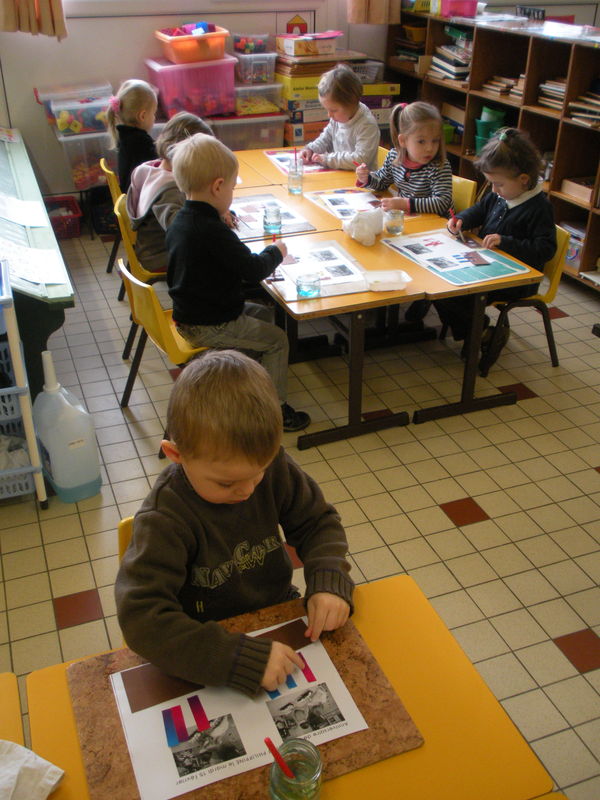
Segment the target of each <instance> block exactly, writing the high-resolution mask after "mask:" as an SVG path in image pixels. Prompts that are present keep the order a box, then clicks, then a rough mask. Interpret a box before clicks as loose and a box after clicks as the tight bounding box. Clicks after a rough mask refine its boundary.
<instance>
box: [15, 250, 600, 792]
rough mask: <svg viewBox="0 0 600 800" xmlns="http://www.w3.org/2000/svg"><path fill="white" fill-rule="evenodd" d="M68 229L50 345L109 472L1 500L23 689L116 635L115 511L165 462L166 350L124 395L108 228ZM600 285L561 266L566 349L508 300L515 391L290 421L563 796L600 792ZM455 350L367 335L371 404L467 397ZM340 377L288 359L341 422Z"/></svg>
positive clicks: (374, 545)
mask: <svg viewBox="0 0 600 800" xmlns="http://www.w3.org/2000/svg"><path fill="white" fill-rule="evenodd" d="M63 245H64V246H63V250H64V254H65V257H66V259H67V261H68V263H69V266H70V269H71V273H72V277H73V281H74V283H75V286H76V289H77V303H76V306H75V308H74V309H71V310H69V311H68V312H67V321H66V324H65V326H64V327H63V329H62V330H61V331H60V332H58V333H56V334H55V335H53V336H52V338H51V340H50V346H51V349H52V350H53V352H54V359H55V363H56V367H57V371H58V375H59V380H61V381H62V383H63V384H65V385H66V386H68V387H69V388H70V389H71V390H72V391H73V392H75V393H76V394H77V395H79V396H80V397H81V398H83V399H84V400H85V402H86V404H87V407H88V409H89V411H90V412H91V413H92V414H93V416H94V421H95V424H96V430H97V436H98V441H99V444H100V450H101V456H102V461H103V476H104V484H103V487H102V493H101V494H100V495H98V496H96V497H93V498H91V499H89V500H85V501H84V502H81V503H78V504H77V505H65V504H63V503H61V502H59V501H58V500H57V499H56V498H52V499H51V502H50V508H49V510H48V511H45V512H41V511H38V510H37V508H36V504H35V502H34V501H33V499H30V498H27V499H25V500H24V501H22V502H14V503H8V504H4V505H2V506H0V552H1V560H2V574H1V575H0V578H1V579H2V580H3V583H2V584H1V587H2V591H1V592H0V671H4V670H13V671H15V672H16V673H17V674H18V675H20V676H21V688H22V690H23V676H24V675H25V674H26V673H27V672H29V671H30V670H33V669H37V668H39V667H43V666H46V665H48V664H52V663H55V662H58V661H63V660H66V659H70V658H74V657H77V656H83V655H87V654H92V653H95V652H97V651H100V650H104V649H106V648H108V647H111V646H118V645H119V644H120V643H121V635H120V632H119V629H118V625H117V622H116V617H115V606H114V601H113V593H112V584H113V580H114V576H115V571H116V569H117V537H116V525H117V522H118V520H119V519H120V518H121V517H124V516H127V515H129V514H133V513H134V512H135V511H136V509H137V508H138V506H139V503H140V500H141V499H142V498H143V497H144V496H145V494H146V493H147V492H148V489H149V488H150V485H151V483H152V481H153V478H154V476H155V475H156V474H157V473H158V472H159V471H160V470H161V469H162V467H163V466H164V462H162V461H159V460H158V459H157V457H156V453H157V450H158V445H159V441H160V439H161V435H162V431H163V425H162V421H163V420H164V417H165V407H166V403H167V398H168V395H169V390H170V388H171V385H172V377H171V374H170V373H169V371H168V368H167V367H168V366H172V365H167V364H166V363H165V362H164V361H163V359H162V357H161V356H160V354H158V353H157V352H156V351H155V350H153V348H152V347H151V346H148V347H147V348H146V353H145V356H144V359H143V362H142V368H141V374H140V377H141V379H140V380H139V381H138V382H137V383H136V388H135V389H134V392H133V394H132V397H131V401H130V406H129V408H128V409H126V410H121V409H120V407H119V402H118V398H119V397H120V392H121V391H122V389H123V385H124V382H125V379H126V377H127V373H128V368H129V366H128V364H127V363H123V362H122V360H121V351H122V348H123V342H124V336H125V335H126V333H127V331H128V328H129V314H128V309H127V306H126V305H125V304H124V303H118V302H117V300H116V295H117V288H118V278H117V276H116V275H115V274H112V275H107V274H106V273H105V271H104V269H105V265H106V259H107V255H108V247H109V245H105V244H103V243H102V242H99V241H98V240H94V241H90V240H89V239H88V238H82V239H75V240H71V241H67V242H64V243H63ZM599 299H600V298H598V295H595V294H593V293H592V292H591V291H585V290H584V289H583V288H581V287H580V286H577V285H574V284H572V283H569V282H564V283H563V285H562V286H561V288H560V291H559V295H558V297H557V302H556V306H557V308H558V309H560V311H561V312H562V314H563V315H556V316H557V318H556V319H555V320H554V323H553V324H554V330H555V332H556V336H557V342H558V348H559V354H560V358H561V365H560V367H559V368H556V369H553V368H552V367H551V365H550V362H549V358H548V354H547V349H546V342H545V337H544V333H543V326H542V320H541V318H540V317H539V315H538V314H537V312H535V311H532V310H524V311H522V312H521V313H515V312H513V313H512V315H511V316H512V337H511V339H510V341H509V343H508V346H507V349H506V351H505V352H504V353H503V354H502V356H501V358H500V361H499V362H498V363H497V364H496V366H495V367H494V368H493V369H492V370H491V372H490V375H489V377H488V379H486V380H482V379H480V380H479V381H478V392H479V393H480V394H483V393H485V391H486V388H487V389H488V390H489V389H490V387H491V386H492V385H493V386H494V387H510V388H514V387H515V386H516V387H517V390H518V391H519V396H520V397H521V398H522V399H521V400H520V402H519V403H518V404H517V405H513V406H507V407H504V408H498V409H496V410H493V411H482V412H478V413H476V414H471V415H468V416H465V417H455V418H451V419H447V420H440V421H438V422H430V423H427V424H424V425H420V426H415V425H409V426H408V427H404V428H396V429H391V430H387V431H382V432H381V433H379V434H370V435H367V436H363V437H360V438H357V439H350V440H347V441H343V442H339V443H335V444H330V445H326V446H324V447H321V448H318V449H311V450H307V451H302V452H299V451H297V450H296V448H295V447H294V446H293V442H294V437H293V436H291V435H290V436H288V437H287V444H288V445H289V449H290V451H291V452H292V453H293V455H294V456H295V457H296V459H297V460H298V461H299V462H300V463H301V464H302V465H303V466H304V468H305V469H306V470H307V472H309V473H310V474H311V475H312V476H313V477H314V478H315V479H316V480H318V481H319V483H320V484H321V486H322V488H323V490H324V492H325V494H326V496H327V498H328V499H329V500H330V501H332V502H334V503H335V504H336V505H337V508H338V510H339V512H340V513H341V515H342V519H343V521H344V524H345V525H346V529H347V532H348V540H349V543H350V551H351V554H352V556H351V557H352V561H353V563H354V566H355V569H354V578H355V580H356V581H357V582H359V583H360V582H362V581H371V580H376V579H378V578H382V577H384V576H387V575H393V574H396V573H402V572H408V573H409V574H410V575H412V576H413V577H414V578H415V580H416V581H417V582H418V583H419V585H420V586H421V588H422V589H423V591H424V592H425V593H426V594H427V596H428V597H429V598H431V602H432V603H433V605H434V606H435V608H436V609H437V611H438V613H439V614H440V615H441V617H442V618H443V619H444V621H445V622H446V624H447V625H448V626H449V627H450V629H451V630H452V632H453V634H454V635H455V637H456V639H457V640H458V641H459V643H460V645H461V646H462V647H463V649H464V650H465V652H466V653H467V655H468V656H469V658H470V659H471V660H472V661H473V663H474V664H475V665H476V667H477V669H478V670H479V672H480V673H481V675H482V676H483V678H484V679H485V681H486V682H487V683H488V685H489V686H490V688H491V690H492V691H493V692H494V693H495V695H496V697H497V698H498V699H499V701H500V702H501V703H502V705H503V706H504V708H505V709H506V711H507V713H508V714H509V715H510V716H511V717H512V719H513V720H514V722H515V723H516V725H517V726H518V727H519V728H520V730H521V731H522V733H523V735H524V736H525V737H526V738H527V739H528V740H529V741H530V742H531V745H532V747H533V748H534V750H535V751H536V752H537V754H538V755H539V757H540V758H541V760H542V761H543V762H544V764H545V765H546V767H547V768H548V770H549V771H550V772H551V774H552V775H553V777H554V779H555V781H556V784H557V785H558V786H559V787H560V788H562V789H563V790H564V791H565V793H566V795H567V796H568V797H569V798H570V800H598V798H599V797H600V639H599V638H598V634H599V633H600V588H599V585H598V584H599V582H600V445H599V442H600V393H599V391H598V387H599V385H600V369H599V368H600V340H599V339H597V338H595V337H593V336H592V335H591V327H592V324H593V323H595V322H598V321H599V318H600V314H599V310H600V304H599ZM431 322H432V324H435V323H436V319H435V317H434V316H432V317H431ZM461 370H462V364H461V362H460V360H459V358H458V347H457V345H456V344H454V343H452V342H451V341H449V340H448V341H446V342H439V341H429V342H425V343H420V344H415V345H410V346H405V347H402V348H397V349H389V350H380V351H372V352H371V353H370V355H369V356H368V363H367V365H366V374H365V383H364V397H365V410H366V411H371V412H376V411H378V410H380V409H382V408H385V407H387V408H389V409H391V410H392V411H397V410H402V409H407V410H409V411H412V410H414V409H415V408H418V407H419V406H426V405H432V404H435V403H436V402H439V399H440V398H451V399H456V397H457V393H458V390H459V382H460V375H461ZM346 380H347V371H346V366H345V363H344V361H343V360H342V358H332V359H327V360H322V361H320V362H310V363H303V364H298V365H295V366H293V367H291V368H290V398H289V399H290V402H291V403H292V404H293V405H294V406H296V407H297V408H300V409H304V410H307V411H309V412H310V414H311V415H312V418H313V420H314V425H313V427H314V428H315V429H316V427H317V426H318V425H319V424H321V425H323V424H325V425H328V424H329V420H334V421H335V422H338V423H339V422H341V421H342V419H343V417H344V413H345V408H346V406H345V395H346ZM22 693H23V695H24V692H23V691H22ZM25 720H26V717H25ZM507 769H510V765H507Z"/></svg>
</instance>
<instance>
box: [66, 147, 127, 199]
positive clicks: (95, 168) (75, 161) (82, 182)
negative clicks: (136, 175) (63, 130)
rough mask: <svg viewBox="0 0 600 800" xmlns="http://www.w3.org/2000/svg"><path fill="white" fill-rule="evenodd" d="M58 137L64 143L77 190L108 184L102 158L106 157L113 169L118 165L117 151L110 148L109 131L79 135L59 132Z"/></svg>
mask: <svg viewBox="0 0 600 800" xmlns="http://www.w3.org/2000/svg"><path fill="white" fill-rule="evenodd" d="M57 139H58V141H59V142H60V143H61V145H62V148H63V151H64V154H65V157H66V159H67V162H68V164H69V167H70V169H71V177H72V178H73V183H74V184H75V188H76V189H77V190H79V191H83V190H84V189H91V188H92V187H93V186H105V185H106V176H105V175H104V173H103V172H102V169H101V168H100V163H99V162H100V159H101V158H102V157H104V158H106V160H107V161H108V165H109V167H110V169H112V170H116V167H117V152H116V150H111V148H110V137H109V135H108V133H106V132H104V133H80V134H78V135H77V136H63V135H62V134H60V135H58V134H57Z"/></svg>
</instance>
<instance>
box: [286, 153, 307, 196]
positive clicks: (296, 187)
mask: <svg viewBox="0 0 600 800" xmlns="http://www.w3.org/2000/svg"><path fill="white" fill-rule="evenodd" d="M303 178H304V162H303V161H302V159H301V158H295V159H294V158H292V159H290V161H289V163H288V192H289V193H290V194H302V181H303Z"/></svg>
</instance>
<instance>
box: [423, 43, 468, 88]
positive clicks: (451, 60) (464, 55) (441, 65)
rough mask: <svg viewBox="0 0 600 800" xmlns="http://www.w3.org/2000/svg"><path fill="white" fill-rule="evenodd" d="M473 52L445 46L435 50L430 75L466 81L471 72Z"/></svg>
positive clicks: (449, 45)
mask: <svg viewBox="0 0 600 800" xmlns="http://www.w3.org/2000/svg"><path fill="white" fill-rule="evenodd" d="M471 56H472V52H471V51H470V50H467V49H466V48H464V47H459V46H458V45H451V44H443V45H440V46H439V47H436V48H435V55H434V56H433V57H432V59H431V65H430V68H429V74H430V76H431V77H436V78H450V79H451V80H455V81H466V80H467V79H468V77H469V73H470V71H471Z"/></svg>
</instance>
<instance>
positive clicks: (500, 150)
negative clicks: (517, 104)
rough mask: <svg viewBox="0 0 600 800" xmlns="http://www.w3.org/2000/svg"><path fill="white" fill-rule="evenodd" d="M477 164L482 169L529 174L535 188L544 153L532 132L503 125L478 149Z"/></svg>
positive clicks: (514, 175) (510, 173) (485, 171)
mask: <svg viewBox="0 0 600 800" xmlns="http://www.w3.org/2000/svg"><path fill="white" fill-rule="evenodd" d="M475 166H476V167H477V169H478V170H479V171H480V172H483V173H488V174H489V173H490V172H496V171H498V170H501V171H502V172H506V173H508V174H509V175H511V176H512V177H514V178H516V177H517V176H518V175H528V176H529V184H528V187H527V188H528V189H535V187H536V186H537V183H538V180H539V178H540V173H541V171H542V157H541V155H540V153H539V150H538V149H537V147H536V146H535V145H534V144H533V142H532V141H531V139H530V138H529V135H528V134H527V133H526V132H525V131H520V130H519V129H518V128H502V129H501V130H499V131H497V132H496V133H495V134H494V136H493V138H492V139H489V140H488V141H487V142H486V143H485V145H484V146H483V149H482V150H481V152H480V153H479V157H478V158H477V159H476V161H475Z"/></svg>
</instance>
